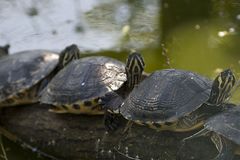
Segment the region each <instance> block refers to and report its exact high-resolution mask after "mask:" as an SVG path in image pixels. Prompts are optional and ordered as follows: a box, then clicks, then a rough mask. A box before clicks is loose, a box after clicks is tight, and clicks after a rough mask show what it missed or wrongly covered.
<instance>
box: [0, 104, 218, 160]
mask: <svg viewBox="0 0 240 160" xmlns="http://www.w3.org/2000/svg"><path fill="white" fill-rule="evenodd" d="M48 109H49V108H48V106H45V105H39V104H35V105H31V106H24V107H23V106H21V107H20V106H18V107H13V108H6V109H3V110H2V111H1V114H0V124H1V126H2V127H3V128H4V129H6V130H7V131H9V132H10V133H11V134H13V135H15V136H16V137H17V138H18V139H19V140H21V141H23V142H25V143H27V144H30V145H31V146H34V147H36V148H37V149H38V150H41V151H43V152H44V153H47V154H49V155H52V156H54V157H57V158H58V159H68V160H76V159H144V160H145V159H149V160H155V159H161V160H162V159H167V160H169V159H176V154H177V152H178V150H179V148H180V146H181V140H182V138H184V137H186V136H189V135H191V134H193V133H173V132H156V131H154V130H152V129H149V128H146V127H143V126H137V125H133V126H132V128H131V131H130V132H129V133H127V134H126V133H124V134H123V130H124V128H125V124H126V121H125V120H124V119H123V118H122V119H121V125H120V128H119V129H118V130H117V131H116V132H114V133H107V132H106V131H105V128H104V125H103V116H86V115H73V114H54V113H50V112H48ZM16 137H14V136H9V135H8V138H10V139H12V140H16ZM212 153H213V150H211V149H210V150H209V149H208V150H207V151H205V154H212Z"/></svg>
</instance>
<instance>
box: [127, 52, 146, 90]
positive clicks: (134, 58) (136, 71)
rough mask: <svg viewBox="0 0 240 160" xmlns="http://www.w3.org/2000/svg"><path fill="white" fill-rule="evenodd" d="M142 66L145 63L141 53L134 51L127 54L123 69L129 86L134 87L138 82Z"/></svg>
mask: <svg viewBox="0 0 240 160" xmlns="http://www.w3.org/2000/svg"><path fill="white" fill-rule="evenodd" d="M144 66H145V63H144V60H143V58H142V56H141V54H139V53H137V52H135V51H134V52H132V53H131V54H130V55H129V56H128V59H127V63H126V68H125V69H126V74H127V82H128V86H129V87H134V86H135V85H136V84H138V83H139V82H140V80H141V76H142V72H143V70H144Z"/></svg>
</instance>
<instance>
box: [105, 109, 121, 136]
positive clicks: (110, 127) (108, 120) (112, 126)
mask: <svg viewBox="0 0 240 160" xmlns="http://www.w3.org/2000/svg"><path fill="white" fill-rule="evenodd" d="M104 125H105V129H106V130H107V131H109V132H112V131H115V130H117V128H118V127H119V125H120V123H119V119H118V117H117V115H113V114H111V113H106V114H105V116H104Z"/></svg>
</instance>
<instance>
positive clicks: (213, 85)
mask: <svg viewBox="0 0 240 160" xmlns="http://www.w3.org/2000/svg"><path fill="white" fill-rule="evenodd" d="M234 84H235V76H234V74H233V73H232V71H231V70H230V69H226V70H224V71H223V72H221V73H220V74H219V75H218V76H217V77H216V78H215V80H214V81H213V82H212V81H211V80H209V79H208V78H206V77H204V76H201V75H198V74H196V73H194V72H191V71H185V70H180V69H163V70H158V71H155V72H153V73H152V74H151V75H150V76H149V77H147V78H145V79H144V80H143V81H142V82H141V83H140V84H139V85H138V86H137V87H135V88H134V89H133V90H132V92H131V93H130V94H129V95H128V97H127V98H126V99H123V98H121V97H119V96H117V95H116V94H113V93H112V96H110V97H111V98H105V99H104V101H105V104H104V105H103V107H104V108H108V110H113V111H115V112H119V113H120V114H121V115H122V116H123V117H124V118H125V119H127V120H129V123H128V125H127V126H128V127H127V128H130V126H131V124H132V122H135V123H137V124H140V125H144V126H148V127H150V128H152V129H155V130H157V131H161V130H169V131H174V132H186V131H191V130H194V129H197V128H199V127H201V126H202V125H203V123H204V121H205V120H206V119H207V118H208V117H210V116H211V115H214V114H217V113H218V112H221V111H222V107H221V105H222V104H223V103H224V102H225V100H226V99H227V98H228V97H229V95H230V91H231V89H232V88H233V86H234ZM112 97H114V98H112ZM106 99H108V100H109V101H110V102H106V101H107V100H106ZM111 99H113V100H111ZM111 101H114V103H115V105H114V103H113V102H111ZM109 104H111V105H112V106H111V105H109ZM109 119H110V120H108V118H107V119H106V120H107V121H108V122H110V123H107V122H105V124H106V125H107V126H106V128H107V129H109V130H115V129H116V128H114V127H113V126H111V125H112V124H114V120H111V117H110V118H109ZM127 128H126V129H127Z"/></svg>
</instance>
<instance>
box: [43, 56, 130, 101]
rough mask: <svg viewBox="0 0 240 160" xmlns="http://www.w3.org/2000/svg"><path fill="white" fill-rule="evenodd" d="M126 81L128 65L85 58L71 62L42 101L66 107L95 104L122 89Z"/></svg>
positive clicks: (53, 81)
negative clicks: (110, 93) (109, 93)
mask: <svg viewBox="0 0 240 160" xmlns="http://www.w3.org/2000/svg"><path fill="white" fill-rule="evenodd" d="M125 81H126V74H125V64H124V63H122V62H120V61H118V60H115V59H112V58H108V57H103V56H92V57H87V58H82V59H79V60H76V61H74V62H71V63H70V64H69V65H68V66H67V67H66V68H64V69H63V70H61V71H60V72H59V73H58V74H57V75H56V76H55V77H54V78H53V79H52V81H51V82H50V83H49V84H48V86H47V87H46V88H45V91H44V92H43V94H42V97H41V102H42V103H47V104H58V105H61V104H62V105H64V104H73V103H74V102H77V101H91V100H93V99H95V98H98V97H101V96H104V95H105V94H106V93H107V92H110V91H114V90H117V89H119V88H120V87H121V86H122V85H123V83H124V82H125Z"/></svg>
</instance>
